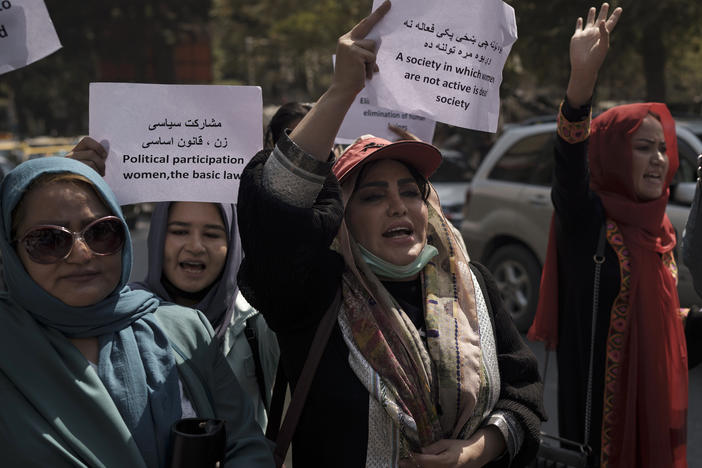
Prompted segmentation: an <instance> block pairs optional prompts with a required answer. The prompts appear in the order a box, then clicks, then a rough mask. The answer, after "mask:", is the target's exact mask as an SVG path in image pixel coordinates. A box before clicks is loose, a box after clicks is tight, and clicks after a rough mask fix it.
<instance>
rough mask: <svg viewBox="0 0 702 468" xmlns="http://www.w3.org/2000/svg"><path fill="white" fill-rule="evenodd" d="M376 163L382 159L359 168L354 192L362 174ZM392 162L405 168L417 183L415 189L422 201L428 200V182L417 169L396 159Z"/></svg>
mask: <svg viewBox="0 0 702 468" xmlns="http://www.w3.org/2000/svg"><path fill="white" fill-rule="evenodd" d="M378 161H382V159H378V160H376V161H372V162H369V163H367V164H364V165H362V166H361V168H360V169H359V170H358V177H356V182H355V183H354V187H353V191H354V192H355V191H356V190H357V189H358V184H359V183H360V181H361V179H363V174H364V173H365V172H366V170H367V169H368V168H369V167H370V166H372V165H373V164H375V163H376V162H378ZM393 161H397V162H399V163H400V164H402V165H403V166H405V167H406V168H407V170H408V171H409V173H410V175H411V176H412V178H413V179H414V181H415V182H416V183H417V187H419V193H420V194H421V195H422V200H424V201H425V202H426V201H427V200H428V199H429V181H428V180H427V179H426V177H424V176H423V175H422V174H420V173H419V171H418V170H417V169H415V168H414V167H412V166H410V165H409V164H407V163H405V162H402V161H398V160H397V159H393Z"/></svg>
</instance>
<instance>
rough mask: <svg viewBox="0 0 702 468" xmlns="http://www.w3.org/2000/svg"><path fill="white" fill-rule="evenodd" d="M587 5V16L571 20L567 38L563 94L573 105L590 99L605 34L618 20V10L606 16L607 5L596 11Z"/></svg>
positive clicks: (606, 47)
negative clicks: (567, 71)
mask: <svg viewBox="0 0 702 468" xmlns="http://www.w3.org/2000/svg"><path fill="white" fill-rule="evenodd" d="M596 13H597V10H596V9H595V7H592V8H590V11H588V13H587V19H586V20H585V22H584V23H583V19H582V18H578V20H577V21H576V22H575V32H573V36H572V37H571V38H570V80H569V81H568V89H567V90H566V96H567V97H568V101H569V103H570V105H571V106H573V107H576V108H577V107H581V106H584V105H585V104H587V103H589V102H590V99H591V98H592V93H593V92H594V90H595V83H596V82H597V75H598V74H599V71H600V67H601V66H602V63H603V62H604V59H605V57H606V56H607V51H608V50H609V35H610V33H611V32H612V31H613V30H614V27H615V26H616V25H617V22H618V21H619V17H620V16H621V14H622V9H621V8H617V9H615V10H614V11H613V12H612V14H611V15H609V17H607V14H608V13H609V4H607V3H603V4H602V6H601V7H600V14H599V15H597V19H595V14H596Z"/></svg>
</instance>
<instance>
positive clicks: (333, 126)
mask: <svg viewBox="0 0 702 468" xmlns="http://www.w3.org/2000/svg"><path fill="white" fill-rule="evenodd" d="M389 10H390V1H389V0H386V1H385V3H383V4H382V5H380V6H379V7H378V8H377V9H376V10H375V11H374V12H373V13H371V14H370V15H368V16H367V17H366V18H364V19H363V20H361V22H360V23H358V24H357V25H356V26H354V28H353V29H352V30H351V31H349V32H347V33H346V34H344V35H343V36H341V37H340V38H339V41H338V42H337V46H336V67H335V69H334V79H333V81H332V84H331V86H330V87H329V89H328V90H327V91H326V92H325V93H324V94H323V95H322V97H320V98H319V100H318V101H317V103H316V104H315V105H314V107H313V108H312V110H310V111H309V112H308V113H307V115H306V116H305V117H304V118H303V119H302V121H300V123H299V124H298V125H297V127H295V129H294V130H293V131H292V133H290V138H291V139H292V140H293V141H294V142H295V143H297V145H298V146H299V147H300V148H302V149H303V150H305V151H306V152H307V153H308V154H310V155H311V156H312V157H313V158H315V159H318V160H320V161H326V160H327V159H328V158H329V151H330V150H331V148H332V145H333V144H334V137H336V134H337V132H338V131H339V127H340V126H341V122H342V121H343V120H344V116H345V115H346V112H348V110H349V107H351V104H352V103H353V101H354V100H355V99H356V95H357V94H358V92H359V91H361V90H362V89H363V87H364V86H365V85H366V78H369V79H370V78H371V77H372V76H373V73H374V72H376V71H378V66H377V65H376V63H375V46H376V44H375V41H373V40H370V39H366V36H367V35H368V33H369V32H370V31H371V30H372V29H373V27H374V26H375V25H376V24H378V22H379V21H380V20H381V19H382V18H383V16H385V13H387V12H388V11H389Z"/></svg>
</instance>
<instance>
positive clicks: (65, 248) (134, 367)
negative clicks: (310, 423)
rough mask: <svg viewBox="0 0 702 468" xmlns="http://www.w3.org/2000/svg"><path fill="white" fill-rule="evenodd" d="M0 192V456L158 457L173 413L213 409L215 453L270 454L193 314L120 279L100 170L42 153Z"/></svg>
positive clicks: (124, 267) (151, 463) (93, 461)
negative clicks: (223, 439)
mask: <svg viewBox="0 0 702 468" xmlns="http://www.w3.org/2000/svg"><path fill="white" fill-rule="evenodd" d="M0 193H1V195H0V197H1V200H2V201H1V205H0V251H1V252H2V257H3V261H4V265H3V267H4V273H5V278H6V281H7V288H8V290H7V292H3V293H0V400H1V401H2V402H3V403H2V405H0V453H2V454H3V463H7V464H8V465H7V466H28V465H40V466H138V467H164V466H167V465H168V463H169V455H170V447H169V445H170V428H171V426H172V425H173V423H174V422H175V421H177V420H179V419H181V418H184V417H203V418H219V419H224V420H225V421H226V423H227V424H226V427H227V455H226V463H225V466H233V465H234V464H236V465H237V466H247V467H248V466H272V464H273V461H272V457H271V454H270V451H269V448H268V446H267V444H266V442H265V439H264V438H263V435H262V434H261V431H260V428H259V427H258V426H257V425H256V423H255V422H254V418H253V411H252V408H251V406H250V404H249V403H248V399H247V398H246V397H245V396H244V394H243V392H242V390H241V388H240V387H239V385H238V383H237V381H236V378H235V377H234V376H233V374H232V373H231V370H230V369H229V366H228V364H227V363H226V361H225V360H224V359H223V357H222V356H221V353H219V352H218V349H217V347H216V346H210V343H211V337H212V328H211V326H210V325H209V322H208V321H207V319H206V318H205V317H204V316H202V314H200V313H199V312H196V311H194V310H192V309H188V308H184V307H179V306H174V305H162V304H161V303H160V301H159V300H158V299H156V298H155V297H154V296H153V295H152V294H150V293H148V292H145V291H132V290H130V289H129V287H127V286H125V285H126V282H127V280H128V278H129V273H130V269H131V263H132V249H131V240H130V238H129V231H128V230H127V227H126V223H125V221H124V218H123V216H122V212H121V210H120V208H119V205H118V204H117V201H116V199H115V197H114V195H113V194H112V192H111V190H110V189H109V187H108V186H107V185H106V184H105V183H104V181H103V180H102V178H101V177H100V176H99V175H98V174H97V173H96V172H95V171H93V170H92V169H90V168H89V167H88V166H86V165H85V164H82V163H80V162H77V161H73V160H70V159H63V158H43V159H38V160H33V161H29V162H26V163H24V164H21V165H20V166H18V167H17V168H16V169H15V170H13V171H12V172H10V173H9V174H8V175H7V176H6V178H5V179H4V181H3V183H2V185H1V186H0Z"/></svg>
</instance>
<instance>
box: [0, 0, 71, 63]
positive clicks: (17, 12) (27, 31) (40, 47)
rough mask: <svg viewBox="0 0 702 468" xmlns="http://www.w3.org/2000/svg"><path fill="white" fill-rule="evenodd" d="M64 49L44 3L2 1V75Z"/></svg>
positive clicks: (35, 0)
mask: <svg viewBox="0 0 702 468" xmlns="http://www.w3.org/2000/svg"><path fill="white" fill-rule="evenodd" d="M60 48H61V43H60V42H59V39H58V36H57V35H56V30H55V29H54V24H53V23H52V22H51V18H50V17H49V12H48V11H47V10H46V5H45V4H44V0H0V74H3V73H7V72H10V71H12V70H16V69H18V68H22V67H24V66H25V65H29V64H30V63H32V62H36V61H37V60H39V59H42V58H44V57H46V56H47V55H49V54H51V53H53V52H55V51H57V50H58V49H60Z"/></svg>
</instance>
